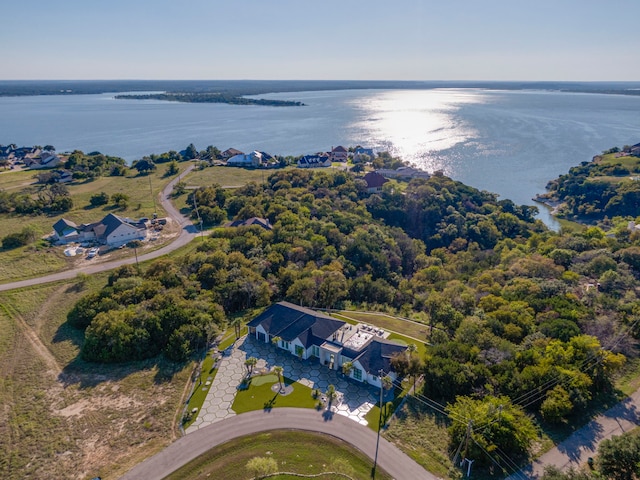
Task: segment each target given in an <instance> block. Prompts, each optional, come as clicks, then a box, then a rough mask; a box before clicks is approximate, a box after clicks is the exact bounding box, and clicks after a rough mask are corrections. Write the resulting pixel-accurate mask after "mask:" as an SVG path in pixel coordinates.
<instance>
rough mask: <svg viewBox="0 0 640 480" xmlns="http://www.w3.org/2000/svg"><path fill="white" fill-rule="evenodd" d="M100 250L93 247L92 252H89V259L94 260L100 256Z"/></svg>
mask: <svg viewBox="0 0 640 480" xmlns="http://www.w3.org/2000/svg"><path fill="white" fill-rule="evenodd" d="M98 251H99V248H97V247H93V248H92V249H91V250H89V253H88V254H87V258H93V257H95V256H96V255H97V254H98Z"/></svg>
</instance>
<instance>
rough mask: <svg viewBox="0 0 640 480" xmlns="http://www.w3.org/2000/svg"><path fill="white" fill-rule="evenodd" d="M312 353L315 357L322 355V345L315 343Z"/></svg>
mask: <svg viewBox="0 0 640 480" xmlns="http://www.w3.org/2000/svg"><path fill="white" fill-rule="evenodd" d="M311 355H313V356H314V357H319V356H320V347H319V346H317V345H314V346H313V347H312V348H311Z"/></svg>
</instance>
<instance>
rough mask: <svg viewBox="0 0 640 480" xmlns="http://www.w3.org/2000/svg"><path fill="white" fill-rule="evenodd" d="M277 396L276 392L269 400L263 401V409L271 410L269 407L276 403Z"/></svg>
mask: <svg viewBox="0 0 640 480" xmlns="http://www.w3.org/2000/svg"><path fill="white" fill-rule="evenodd" d="M277 398H278V394H277V393H276V394H275V395H274V396H273V398H272V399H271V400H268V401H266V402H264V407H263V409H264V410H265V411H267V412H268V411H271V409H272V408H273V407H274V406H275V405H276V399H277Z"/></svg>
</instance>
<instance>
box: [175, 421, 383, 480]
mask: <svg viewBox="0 0 640 480" xmlns="http://www.w3.org/2000/svg"><path fill="white" fill-rule="evenodd" d="M265 446H266V448H265ZM265 456H268V457H270V458H273V459H275V460H276V461H277V463H278V468H279V469H280V470H281V471H283V472H294V473H299V474H304V475H314V474H319V473H322V472H327V471H336V472H341V473H345V474H347V475H349V476H350V477H352V478H354V479H358V480H365V479H369V478H371V467H372V464H371V460H370V459H369V458H367V457H366V456H364V455H363V454H362V453H360V452H359V451H358V450H356V449H354V448H352V447H350V446H349V445H348V444H346V443H344V442H342V441H340V440H338V439H336V438H334V437H331V436H328V435H322V434H317V433H310V432H297V431H280V430H275V431H272V432H269V433H262V434H258V435H252V436H250V437H243V438H239V439H236V440H234V441H231V442H228V443H225V444H224V445H221V446H219V447H216V448H215V449H212V450H210V451H209V452H207V453H206V454H204V455H202V456H200V457H198V458H197V459H195V460H193V461H192V462H190V463H188V464H187V465H185V466H184V467H182V468H181V469H180V470H178V471H176V472H174V473H172V474H171V475H169V476H167V477H166V480H186V479H189V480H205V479H211V478H215V479H216V480H237V479H245V478H251V476H252V474H251V472H249V471H248V470H247V468H246V465H247V462H248V461H249V460H250V459H251V458H254V457H265ZM270 478H272V479H279V480H283V479H288V478H294V477H291V476H286V475H278V476H274V477H270ZM316 478H318V479H319V480H334V479H338V478H339V479H340V480H344V477H338V476H336V475H323V476H320V477H316ZM376 478H379V479H381V480H389V479H390V478H391V477H389V475H388V474H386V473H385V472H384V471H383V470H382V469H380V468H378V469H376Z"/></svg>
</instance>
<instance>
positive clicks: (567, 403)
mask: <svg viewBox="0 0 640 480" xmlns="http://www.w3.org/2000/svg"><path fill="white" fill-rule="evenodd" d="M189 196H190V198H189V199H188V203H190V204H192V205H194V204H197V205H198V208H199V213H200V215H201V216H202V217H203V218H205V219H206V221H208V222H209V223H210V224H213V225H217V224H222V223H224V222H226V221H227V220H228V219H247V218H251V217H266V218H268V219H269V221H270V222H271V224H272V225H273V229H272V230H266V229H263V228H261V227H259V226H252V227H241V228H229V227H221V228H215V229H214V230H213V231H212V232H211V234H210V235H209V236H208V237H207V238H205V239H204V240H203V241H202V243H201V244H200V245H198V247H197V252H195V253H193V254H190V255H187V256H185V257H183V258H179V259H175V260H162V261H160V262H156V263H155V264H154V265H153V266H151V267H149V268H148V269H147V270H146V271H144V272H140V273H138V272H137V271H136V270H135V269H133V268H131V267H124V268H122V269H120V270H118V271H116V272H114V274H113V275H112V278H110V281H109V285H107V286H105V288H104V289H103V290H102V291H101V292H99V293H96V294H92V295H89V296H87V297H85V298H84V299H82V300H81V301H80V302H79V303H78V304H77V305H76V307H75V308H74V310H73V311H72V312H71V313H70V314H69V321H70V322H71V323H72V324H74V325H75V326H77V327H78V328H86V332H85V335H86V340H85V344H84V347H83V350H82V354H83V356H84V357H85V358H86V359H88V360H96V361H107V362H113V361H126V360H129V359H132V358H145V357H149V356H154V355H157V354H158V353H160V352H163V353H164V354H165V355H167V356H168V357H169V358H173V359H185V358H187V357H188V356H189V355H190V354H192V353H193V352H194V351H196V350H198V349H199V348H201V347H202V345H203V344H204V343H205V342H206V341H207V339H210V338H212V337H211V336H212V335H213V334H215V333H217V332H218V331H220V330H221V329H223V328H225V327H226V324H227V323H226V321H225V319H226V318H228V316H229V315H233V314H236V313H238V312H243V311H245V310H247V309H252V308H257V307H265V306H267V305H269V304H271V303H272V302H274V301H278V300H281V299H286V300H289V301H292V302H295V303H297V304H301V305H304V306H310V307H314V308H335V307H340V308H352V307H357V308H359V309H372V310H381V311H388V312H393V313H397V314H401V315H403V316H406V317H410V318H413V319H415V320H417V321H420V322H423V323H425V324H426V325H431V326H433V327H438V328H434V329H432V330H431V334H430V335H428V338H425V339H424V340H425V341H427V342H429V343H430V344H431V345H432V346H431V347H430V348H429V349H428V353H427V356H426V358H424V359H421V367H420V368H421V371H422V373H423V374H424V378H425V381H424V387H423V391H422V393H423V394H424V395H426V396H428V397H430V398H435V399H437V400H438V401H439V402H443V403H444V404H446V405H448V407H447V408H448V409H449V414H450V415H451V416H452V417H456V416H457V417H459V418H460V417H462V418H466V417H465V415H466V414H465V413H464V412H482V416H483V418H484V421H485V422H486V423H487V425H492V426H491V428H489V427H488V426H487V428H485V429H484V430H481V431H479V433H475V432H474V435H476V437H475V438H474V442H475V443H474V445H476V444H477V445H480V446H481V447H478V448H484V449H488V450H490V451H491V449H492V448H495V447H496V446H498V447H499V448H505V447H506V448H508V449H509V451H510V453H511V454H512V455H514V456H517V455H519V454H524V453H526V451H527V449H528V448H529V446H530V445H531V442H532V441H533V438H534V436H535V432H536V430H535V428H534V427H531V428H528V427H527V428H524V426H523V425H524V423H523V422H525V421H530V420H528V418H529V417H527V416H526V414H535V415H536V416H537V418H538V419H539V420H540V421H542V422H546V423H547V424H554V423H560V424H562V423H564V422H567V421H570V420H571V419H572V418H573V417H572V416H573V415H575V414H576V412H580V411H583V409H584V408H585V407H587V406H588V405H590V403H591V402H592V401H593V399H594V398H596V397H598V395H600V394H602V393H607V392H611V390H612V385H613V379H614V375H615V374H616V372H618V371H620V369H621V368H622V367H623V365H624V363H625V360H626V359H628V358H633V357H635V356H636V341H635V337H636V335H637V334H638V329H637V324H638V322H639V321H640V301H639V300H638V297H637V287H638V275H640V237H639V236H638V235H637V234H630V233H629V232H625V233H624V234H621V235H620V236H618V237H616V238H613V237H607V236H605V235H604V233H603V231H602V230H600V229H599V228H596V227H590V228H587V229H585V230H584V231H583V232H580V233H571V234H558V233H555V232H552V231H549V230H547V229H546V228H545V227H544V225H542V224H541V223H540V222H539V221H535V220H534V218H533V215H534V214H535V208H534V207H527V206H518V205H514V204H513V203H512V202H510V201H497V199H496V196H495V195H493V194H490V193H487V192H481V191H479V190H477V189H474V188H472V187H469V186H466V185H463V184H461V183H459V182H456V181H453V180H452V179H450V178H448V177H446V176H443V175H434V176H433V177H431V178H430V179H428V180H424V179H414V180H412V181H411V182H410V183H408V184H406V183H397V182H389V183H387V184H386V185H385V186H384V188H383V191H382V192H380V193H376V194H367V193H366V187H365V183H364V182H363V180H361V179H359V178H357V177H355V176H354V175H353V174H351V173H348V172H342V171H340V172H311V171H305V170H280V171H277V172H276V173H274V174H272V175H271V176H270V177H269V178H268V180H267V182H266V183H265V184H264V185H259V184H256V183H249V184H247V185H246V186H244V187H242V188H239V189H235V190H227V189H222V188H221V187H220V186H218V185H211V186H208V187H203V188H199V189H197V190H195V191H192V192H191V193H190V194H189ZM194 196H195V197H196V200H197V201H196V202H194V201H193V197H194ZM465 399H466V400H465ZM488 405H494V406H495V405H497V406H498V407H500V408H497V407H496V408H488V407H487V406H488ZM523 415H525V416H523ZM509 419H510V421H511V423H509V422H508V421H507V420H509ZM523 419H527V420H523ZM509 425H511V427H509ZM457 426H459V424H454V425H452V431H451V441H452V448H455V447H456V446H457V445H458V443H459V442H460V438H461V436H464V435H465V432H464V430H465V429H462V430H460V429H458V428H457ZM518 432H525V433H523V434H522V435H520V434H518ZM514 435H515V436H514ZM518 435H520V436H518ZM472 448H476V447H475V446H472ZM482 457H483V456H482V455H478V457H477V458H479V459H480V458H482ZM484 458H485V459H486V457H484ZM482 462H483V460H479V465H481V464H482ZM487 462H488V460H487Z"/></svg>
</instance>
